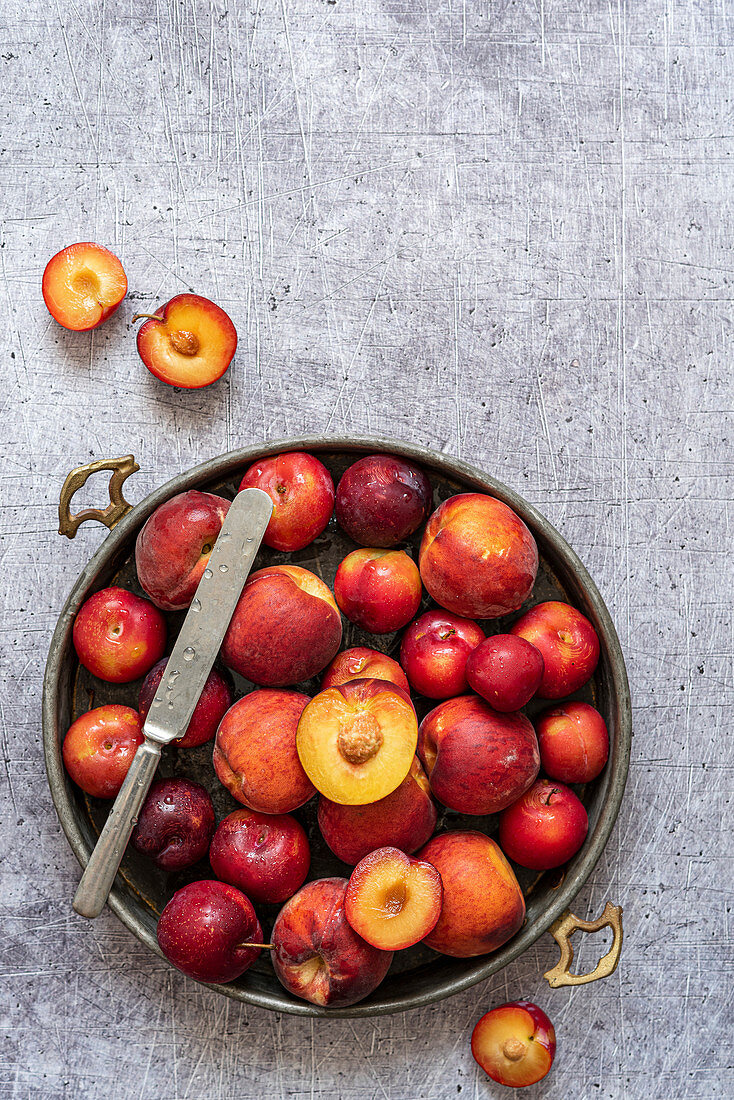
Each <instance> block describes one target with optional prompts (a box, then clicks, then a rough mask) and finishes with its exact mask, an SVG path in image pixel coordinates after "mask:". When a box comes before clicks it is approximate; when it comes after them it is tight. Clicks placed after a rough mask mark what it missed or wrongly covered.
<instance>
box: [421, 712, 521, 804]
mask: <svg viewBox="0 0 734 1100" xmlns="http://www.w3.org/2000/svg"><path fill="white" fill-rule="evenodd" d="M418 755H419V757H420V759H421V762H422V764H423V767H424V768H425V769H426V774H427V775H428V778H429V781H430V784H431V790H432V791H433V794H434V795H435V797H436V798H437V799H438V800H439V802H443V804H444V806H448V807H449V809H451V810H456V811H458V812H459V813H464V814H494V813H498V812H499V811H500V810H503V809H504V808H505V807H506V806H509V805H511V804H512V803H513V802H514V801H515V800H516V799H517V798H519V797H520V795H521V794H522V793H523V792H524V791H526V790H527V789H528V787H529V786H530V785H531V783H532V782H533V780H534V779H535V777H536V776H537V774H538V769H539V768H540V755H539V753H538V742H537V740H536V737H535V730H534V729H533V726H532V724H531V722H530V720H529V719H528V718H526V717H525V715H524V714H520V713H519V712H517V713H515V714H500V713H499V712H498V711H495V710H492V708H491V707H490V706H489V704H488V703H485V702H484V700H483V699H479V698H477V696H476V695H460V696H459V697H458V698H456V699H446V700H445V701H444V702H443V703H439V704H438V706H437V707H434V709H433V710H432V711H430V712H429V713H428V714H427V715H426V717H425V718H424V719H423V721H422V722H421V725H420V731H419V736H418Z"/></svg>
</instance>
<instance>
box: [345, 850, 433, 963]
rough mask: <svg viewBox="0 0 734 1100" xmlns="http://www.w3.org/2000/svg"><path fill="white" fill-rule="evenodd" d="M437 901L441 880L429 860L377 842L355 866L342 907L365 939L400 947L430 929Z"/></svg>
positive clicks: (386, 946) (387, 947)
mask: <svg viewBox="0 0 734 1100" xmlns="http://www.w3.org/2000/svg"><path fill="white" fill-rule="evenodd" d="M442 905H443V884H442V882H441V876H440V874H439V873H438V871H437V870H436V868H435V867H434V866H433V865H432V864H430V863H422V862H421V861H420V860H417V859H411V858H410V856H407V855H406V854H405V852H401V851H400V849H399V848H378V849H377V851H375V852H371V853H370V854H369V855H368V856H365V858H364V859H363V860H361V861H360V862H359V863H358V864H357V866H356V867H355V868H354V871H353V872H352V877H351V878H350V880H349V885H348V886H347V892H346V897H345V901H344V911H345V914H346V918H347V920H348V921H349V923H350V924H351V926H352V928H353V929H354V931H355V932H357V933H358V934H359V935H360V936H361V937H362V939H363V940H366V941H367V943H370V944H372V946H373V947H379V948H381V949H382V950H383V951H401V950H403V949H404V948H406V947H412V945H413V944H415V943H419V942H420V940H422V939H423V938H424V937H425V936H427V935H428V933H429V932H431V931H432V929H433V928H434V927H435V926H436V923H437V921H438V918H439V917H440V915H441V907H442Z"/></svg>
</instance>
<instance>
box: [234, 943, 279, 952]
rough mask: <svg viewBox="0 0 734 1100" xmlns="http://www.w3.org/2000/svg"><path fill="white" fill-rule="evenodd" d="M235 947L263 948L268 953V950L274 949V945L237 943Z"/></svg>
mask: <svg viewBox="0 0 734 1100" xmlns="http://www.w3.org/2000/svg"><path fill="white" fill-rule="evenodd" d="M237 946H238V947H263V948H267V950H268V951H270V950H272V948H273V947H275V944H274V943H238V944H237Z"/></svg>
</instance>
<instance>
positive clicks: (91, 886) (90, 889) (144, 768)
mask: <svg viewBox="0 0 734 1100" xmlns="http://www.w3.org/2000/svg"><path fill="white" fill-rule="evenodd" d="M272 511H273V503H272V501H271V499H270V497H269V496H268V495H267V493H264V492H263V491H262V489H243V490H242V492H240V493H238V494H237V496H236V497H235V498H234V500H233V501H232V504H231V505H230V508H229V511H228V512H227V515H226V517H225V520H224V523H223V524H222V529H221V531H220V532H219V537H218V538H217V541H216V543H215V544H214V548H213V550H212V552H211V555H210V557H209V564H208V566H207V568H206V569H205V570H204V573H203V576H202V578H201V581H200V582H199V587H198V588H197V589H196V595H195V596H194V598H193V600H192V601H191V606H190V608H189V611H188V614H187V615H186V618H185V619H184V622H183V626H182V627H181V631H180V633H179V635H178V638H177V639H176V644H175V645H174V647H173V652H172V653H171V656H170V657H169V658H168V664H167V665H166V669H165V672H164V674H163V679H162V680H161V682H160V685H159V687H158V691H157V692H156V694H155V697H154V699H153V702H152V703H151V705H150V710H149V712H148V717H147V718H146V720H145V725H144V726H143V733H144V734H145V741H144V742H143V743H142V745H140V746H139V747H138V750H137V752H136V753H135V756H134V757H133V760H132V763H131V765H130V769H129V771H128V773H127V775H126V776H125V781H124V783H123V784H122V787H121V788H120V793H119V794H118V796H117V798H116V799H115V802H114V805H113V807H112V809H111V810H110V813H109V816H108V818H107V821H106V822H105V824H104V828H103V829H102V832H101V833H100V835H99V839H98V841H97V843H96V845H95V847H94V851H93V852H92V854H91V856H90V857H89V863H88V864H87V867H86V870H85V871H84V874H83V875H82V879H81V882H80V883H79V887H78V889H77V892H76V894H75V896H74V903H73V904H74V909H75V910H76V911H77V913H79V914H80V915H81V916H82V917H98V916H99V914H100V913H101V912H102V910H103V909H104V906H105V903H106V901H107V897H108V895H109V892H110V890H111V889H112V884H113V882H114V880H115V875H116V874H117V871H118V869H119V866H120V861H121V860H122V857H123V854H124V852H125V848H126V847H127V843H128V841H129V839H130V834H131V833H132V831H133V828H134V826H135V824H136V822H137V819H138V814H139V812H140V809H141V807H142V805H143V802H144V801H145V796H146V795H147V793H148V789H149V787H150V784H151V783H152V781H153V777H154V775H155V773H156V770H157V768H158V764H159V761H160V758H161V747H162V746H163V745H168V744H169V743H170V742H171V741H175V739H176V738H177V737H182V736H183V734H184V733H185V732H186V728H187V727H188V724H189V722H190V721H191V716H192V715H193V713H194V708H195V707H196V704H197V703H198V701H199V697H200V695H201V693H202V691H203V690H204V685H205V683H206V680H207V677H208V675H209V673H210V671H211V668H212V665H213V664H214V659H215V657H216V656H217V653H218V652H219V647H220V645H221V644H222V639H223V638H224V635H225V633H226V631H227V627H228V626H229V622H230V619H231V618H232V615H233V614H234V609H235V607H236V606H237V601H238V599H239V598H240V595H241V593H242V589H243V587H244V584H245V581H246V580H247V575H248V573H249V572H250V569H251V568H252V563H253V561H254V560H255V555H256V554H257V551H258V549H259V547H260V543H261V541H262V537H263V535H264V534H265V528H266V527H267V525H268V520H269V519H270V515H271V513H272Z"/></svg>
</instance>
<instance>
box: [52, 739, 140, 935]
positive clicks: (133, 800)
mask: <svg viewBox="0 0 734 1100" xmlns="http://www.w3.org/2000/svg"><path fill="white" fill-rule="evenodd" d="M160 759H161V746H160V745H157V744H156V743H155V742H154V741H144V742H143V743H142V745H138V749H137V752H136V753H135V756H134V757H133V759H132V763H131V765H130V767H129V769H128V773H127V775H126V776H125V780H124V782H123V784H122V786H121V787H120V792H119V794H118V796H117V798H116V799H115V802H114V805H113V807H112V809H111V810H110V813H109V815H108V817H107V820H106V821H105V824H104V828H103V829H102V832H101V833H100V834H99V839H98V841H97V843H96V845H95V846H94V850H93V851H92V854H91V855H90V857H89V863H88V864H87V866H86V870H85V871H84V874H83V875H82V878H81V882H80V883H79V887H78V889H77V892H76V894H75V895H74V901H73V905H74V909H75V910H76V912H77V913H79V915H80V916H82V917H90V918H92V917H98V916H99V914H100V913H101V912H102V910H103V909H104V907H105V904H106V902H107V897H108V895H109V892H110V890H111V889H112V884H113V882H114V881H115V875H116V874H117V871H118V869H119V867H120V862H121V860H122V857H123V855H124V854H125V848H126V847H127V842H128V840H129V839H130V834H131V833H132V831H133V828H134V827H135V824H136V822H137V820H138V814H139V813H140V809H141V807H142V805H143V802H144V801H145V796H146V795H147V793H148V789H149V787H150V785H151V783H152V782H153V777H154V776H155V773H156V771H157V769H158V764H159V763H160Z"/></svg>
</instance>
